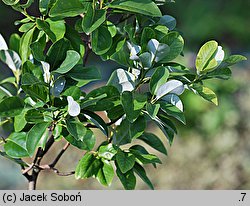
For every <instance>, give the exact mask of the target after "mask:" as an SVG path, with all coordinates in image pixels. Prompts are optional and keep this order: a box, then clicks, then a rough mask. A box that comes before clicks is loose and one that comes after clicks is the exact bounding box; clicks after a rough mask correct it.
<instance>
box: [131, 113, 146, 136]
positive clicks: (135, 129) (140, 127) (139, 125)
mask: <svg viewBox="0 0 250 206" xmlns="http://www.w3.org/2000/svg"><path fill="white" fill-rule="evenodd" d="M145 129H146V118H145V117H144V116H139V117H138V118H137V119H136V120H135V121H134V122H133V123H130V124H129V136H130V138H131V139H135V138H137V137H139V136H141V135H142V133H143V132H144V130H145Z"/></svg>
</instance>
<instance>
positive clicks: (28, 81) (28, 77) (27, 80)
mask: <svg viewBox="0 0 250 206" xmlns="http://www.w3.org/2000/svg"><path fill="white" fill-rule="evenodd" d="M21 82H22V85H34V84H40V83H41V82H40V80H39V79H38V78H36V77H35V76H34V75H33V74H30V73H25V74H23V76H22V81H21Z"/></svg>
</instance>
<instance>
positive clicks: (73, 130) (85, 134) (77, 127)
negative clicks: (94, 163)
mask: <svg viewBox="0 0 250 206" xmlns="http://www.w3.org/2000/svg"><path fill="white" fill-rule="evenodd" d="M66 125H67V130H68V131H69V133H70V134H71V135H72V136H73V137H74V138H75V139H76V140H77V141H81V142H83V143H85V145H86V146H85V149H86V150H91V149H93V147H94V145H95V136H94V134H93V132H92V131H91V130H88V129H87V128H86V127H85V126H84V125H83V124H82V123H81V122H79V121H76V120H68V121H66ZM81 148H82V146H81Z"/></svg>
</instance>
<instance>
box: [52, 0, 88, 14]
mask: <svg viewBox="0 0 250 206" xmlns="http://www.w3.org/2000/svg"><path fill="white" fill-rule="evenodd" d="M85 10H86V8H84V6H83V4H82V3H81V1H80V0H70V1H69V0H57V1H56V3H55V4H54V5H53V7H52V8H51V10H50V12H49V16H50V17H61V18H64V17H73V16H77V15H79V14H82V13H84V12H85Z"/></svg>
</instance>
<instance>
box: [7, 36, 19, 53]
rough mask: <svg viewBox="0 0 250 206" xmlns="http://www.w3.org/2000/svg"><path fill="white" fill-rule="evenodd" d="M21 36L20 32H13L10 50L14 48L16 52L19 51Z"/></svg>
mask: <svg viewBox="0 0 250 206" xmlns="http://www.w3.org/2000/svg"><path fill="white" fill-rule="evenodd" d="M20 39H21V38H20V36H19V35H18V34H15V33H14V34H11V36H10V39H9V47H10V50H13V51H15V52H17V53H18V52H19V47H20Z"/></svg>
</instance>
